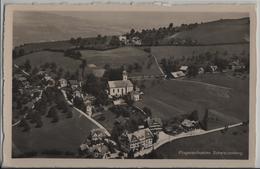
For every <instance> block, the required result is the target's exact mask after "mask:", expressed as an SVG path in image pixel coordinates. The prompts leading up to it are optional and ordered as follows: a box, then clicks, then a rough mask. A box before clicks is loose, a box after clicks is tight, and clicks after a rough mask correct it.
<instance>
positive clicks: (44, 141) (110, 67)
mask: <svg viewBox="0 0 260 169" xmlns="http://www.w3.org/2000/svg"><path fill="white" fill-rule="evenodd" d="M249 33H250V17H249V14H248V13H242V12H237V13H236V12H232V13H227V12H171V11H60V10H59V11H15V12H14V16H13V46H12V49H13V50H12V58H13V59H12V60H13V62H12V158H19V159H21V158H67V159H75V158H76V159H224V160H225V159H226V160H228V159H239V160H247V159H249V123H250V121H249V69H250V65H249V63H250V53H249V52H250V50H249V47H250V39H249V37H250V34H249Z"/></svg>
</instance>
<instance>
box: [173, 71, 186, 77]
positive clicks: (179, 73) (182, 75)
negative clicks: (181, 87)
mask: <svg viewBox="0 0 260 169" xmlns="http://www.w3.org/2000/svg"><path fill="white" fill-rule="evenodd" d="M171 74H172V76H173V77H174V78H181V77H184V76H185V74H184V73H183V72H182V71H177V72H171Z"/></svg>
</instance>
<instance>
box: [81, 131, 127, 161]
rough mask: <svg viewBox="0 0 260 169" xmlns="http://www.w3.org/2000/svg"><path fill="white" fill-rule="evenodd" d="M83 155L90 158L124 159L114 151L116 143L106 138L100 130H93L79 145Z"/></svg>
mask: <svg viewBox="0 0 260 169" xmlns="http://www.w3.org/2000/svg"><path fill="white" fill-rule="evenodd" d="M80 150H81V152H82V153H83V154H87V155H88V157H91V158H107V159H109V158H124V156H126V155H124V154H123V155H121V154H120V152H119V151H118V150H117V149H116V143H115V142H114V141H113V140H110V139H108V138H107V136H106V134H105V132H104V131H103V130H102V129H100V128H97V129H93V130H91V132H90V135H89V137H88V138H87V139H86V140H85V141H84V142H83V143H82V144H81V145H80Z"/></svg>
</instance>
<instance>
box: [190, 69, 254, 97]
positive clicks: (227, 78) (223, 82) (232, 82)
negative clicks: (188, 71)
mask: <svg viewBox="0 0 260 169" xmlns="http://www.w3.org/2000/svg"><path fill="white" fill-rule="evenodd" d="M189 80H194V81H199V82H206V83H210V84H214V85H220V86H224V87H229V88H232V89H235V90H238V91H240V92H242V93H248V92H249V77H248V74H243V75H242V77H236V76H233V75H232V73H225V75H223V74H220V73H215V74H200V75H197V76H196V77H191V78H189Z"/></svg>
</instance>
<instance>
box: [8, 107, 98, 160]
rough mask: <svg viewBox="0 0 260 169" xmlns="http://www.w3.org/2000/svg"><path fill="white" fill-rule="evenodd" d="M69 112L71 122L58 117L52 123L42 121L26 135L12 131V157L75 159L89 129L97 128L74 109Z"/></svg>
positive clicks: (25, 133) (48, 120)
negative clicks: (71, 115) (71, 114)
mask: <svg viewBox="0 0 260 169" xmlns="http://www.w3.org/2000/svg"><path fill="white" fill-rule="evenodd" d="M72 112H73V117H72V118H66V117H62V115H60V120H59V121H58V122H56V123H51V120H50V119H47V118H46V117H44V118H43V119H42V120H43V124H44V125H43V126H42V127H41V128H33V127H32V128H31V130H30V131H27V132H23V131H22V128H19V127H17V126H15V127H13V128H12V132H13V134H12V137H13V138H12V140H13V144H12V145H13V147H12V152H13V154H12V155H13V157H18V158H19V157H24V156H29V157H51V156H54V157H75V155H77V153H78V149H79V146H80V145H81V144H82V142H83V141H84V140H85V139H86V137H87V136H88V135H89V133H90V131H91V129H94V128H97V126H96V125H95V124H93V123H92V122H91V121H90V120H88V119H87V118H86V117H84V116H82V115H81V114H80V113H79V112H77V111H75V110H74V109H72Z"/></svg>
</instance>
